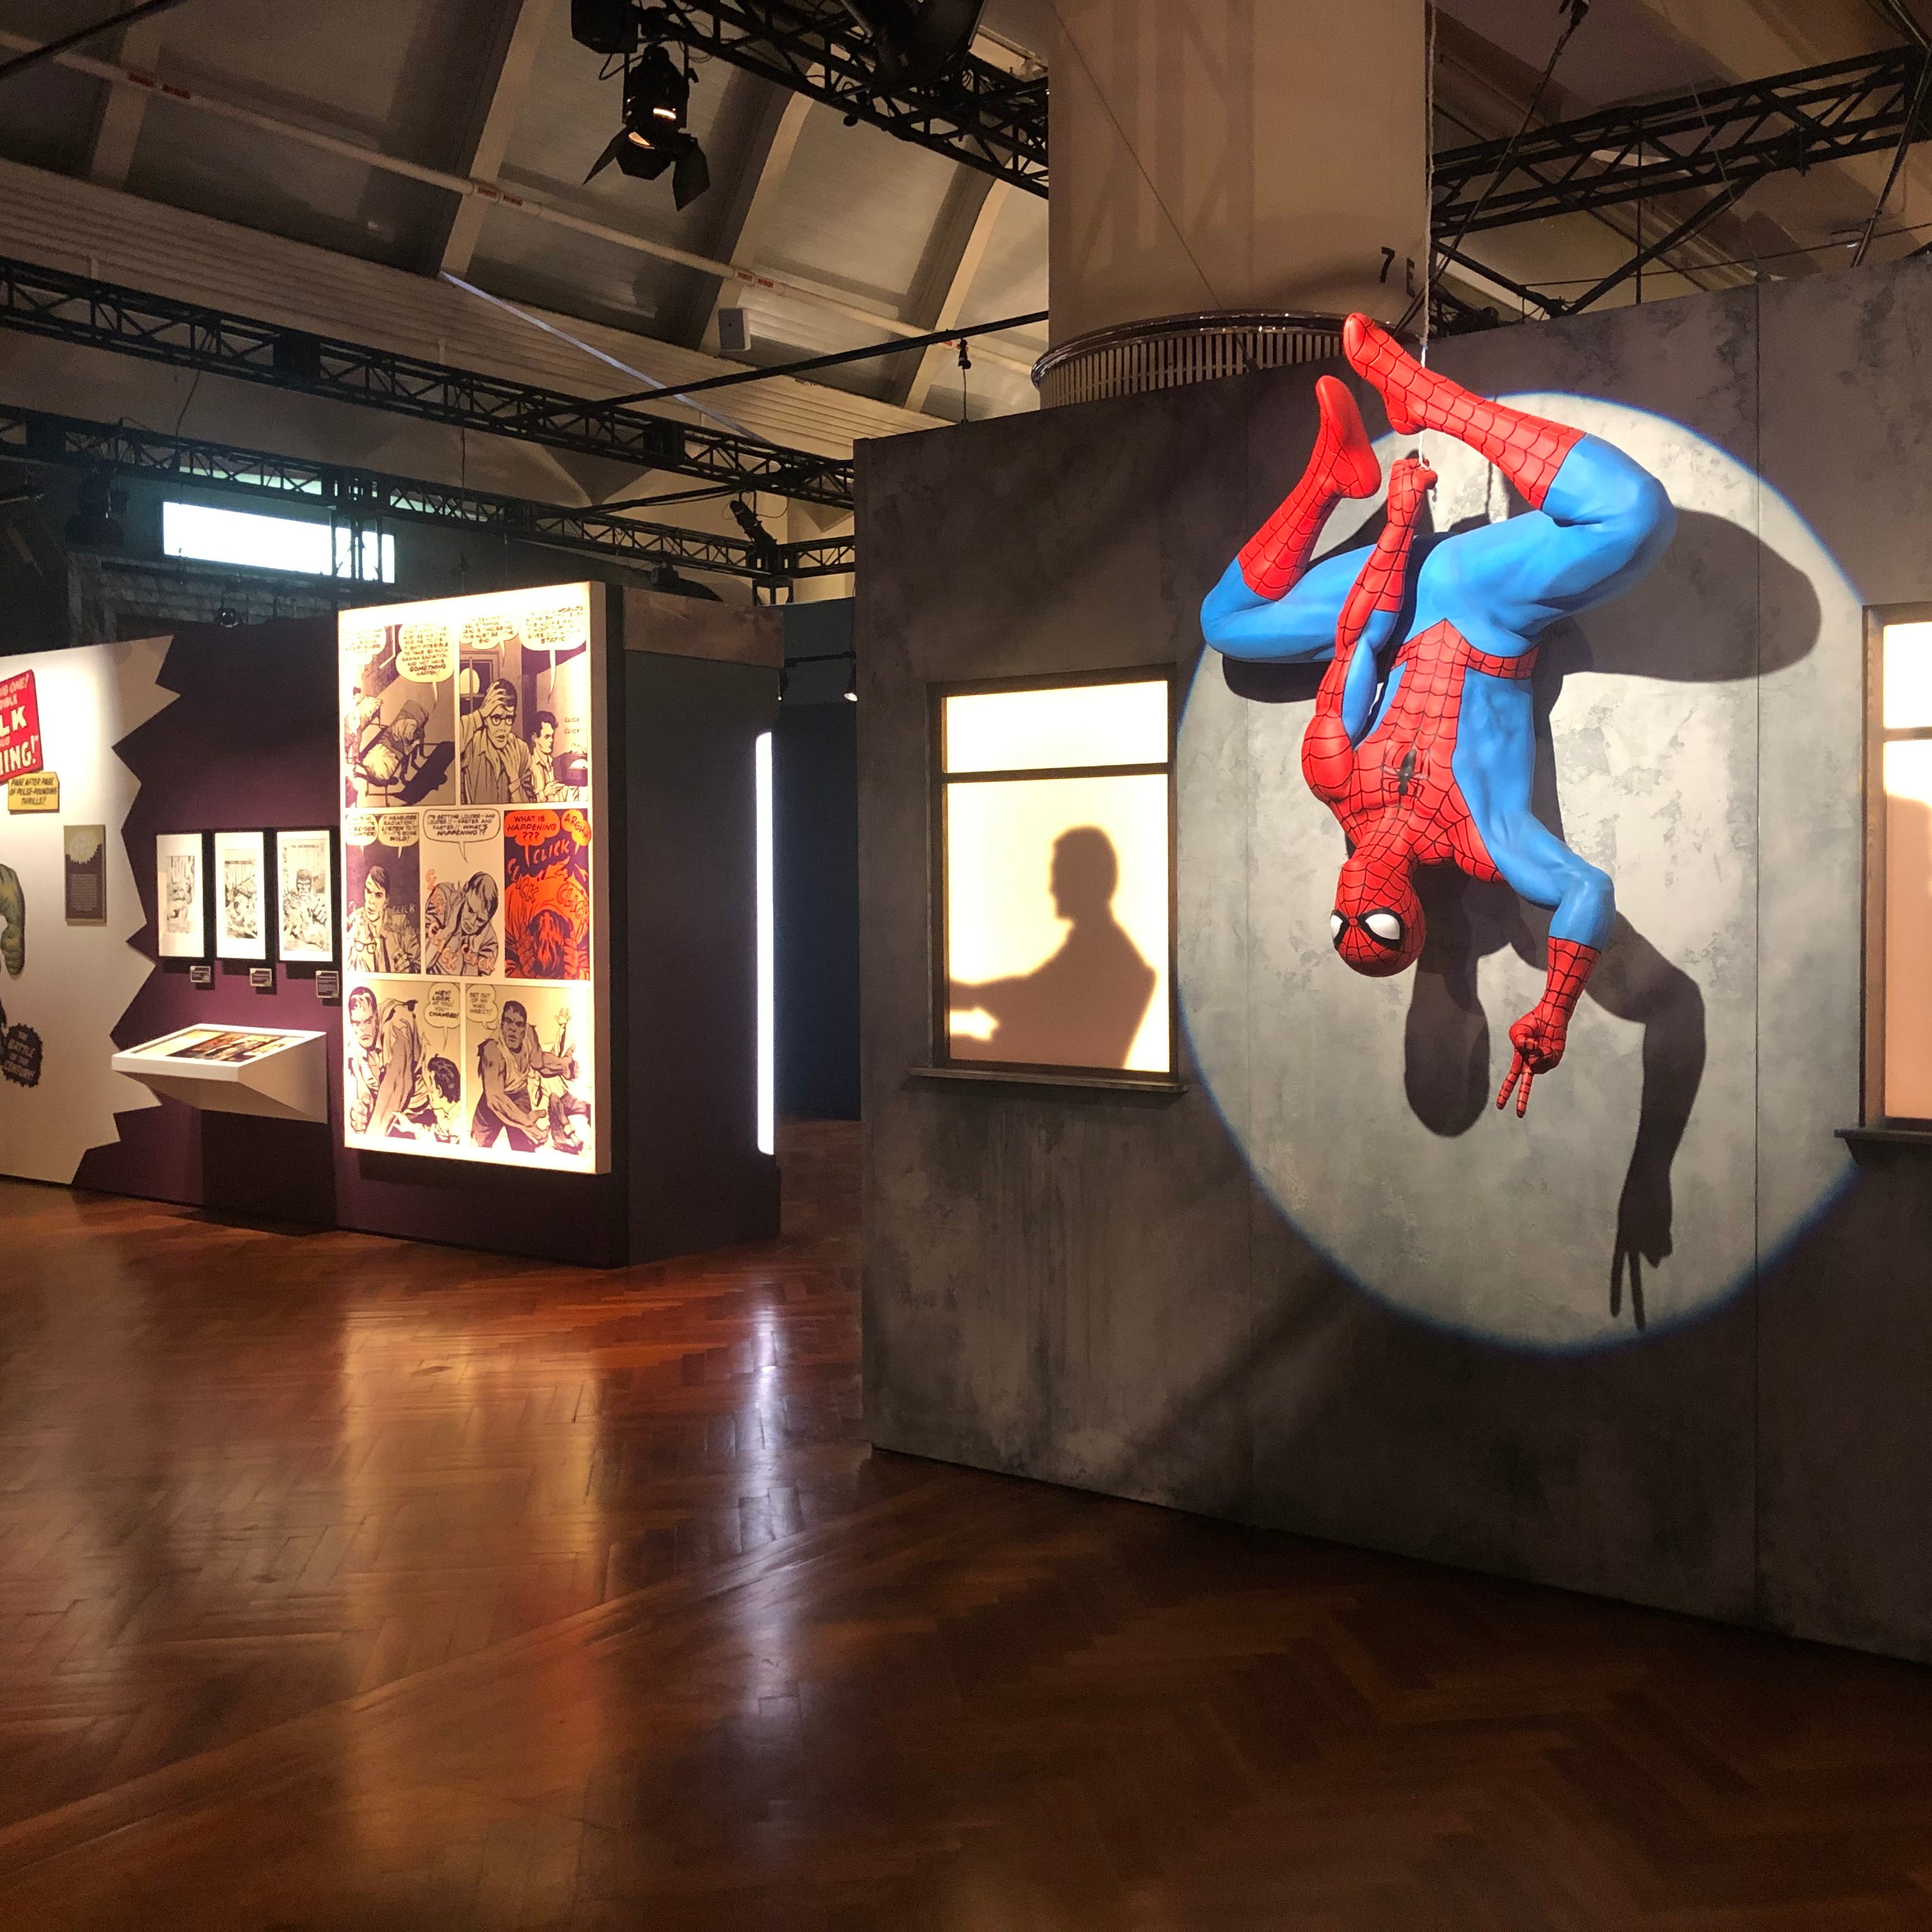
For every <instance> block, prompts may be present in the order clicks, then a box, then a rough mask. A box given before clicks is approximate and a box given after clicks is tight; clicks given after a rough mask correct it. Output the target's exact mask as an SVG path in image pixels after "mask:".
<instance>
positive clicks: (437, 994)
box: [423, 985, 463, 1026]
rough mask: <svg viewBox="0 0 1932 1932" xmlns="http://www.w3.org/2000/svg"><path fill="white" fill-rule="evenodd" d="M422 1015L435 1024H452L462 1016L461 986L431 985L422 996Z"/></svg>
mask: <svg viewBox="0 0 1932 1932" xmlns="http://www.w3.org/2000/svg"><path fill="white" fill-rule="evenodd" d="M423 1017H424V1019H426V1020H428V1021H429V1022H431V1024H432V1025H437V1026H454V1025H455V1024H456V1023H457V1022H458V1020H459V1019H461V1018H462V1017H463V989H462V988H461V987H460V986H455V985H444V986H432V987H431V988H430V989H429V991H428V992H427V993H426V994H425V995H424V996H423Z"/></svg>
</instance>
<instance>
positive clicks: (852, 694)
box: [845, 658, 859, 704]
mask: <svg viewBox="0 0 1932 1932" xmlns="http://www.w3.org/2000/svg"><path fill="white" fill-rule="evenodd" d="M858 701H859V660H858V659H857V658H853V660H852V668H851V669H850V670H848V671H847V673H845V702H846V703H847V704H856V703H858Z"/></svg>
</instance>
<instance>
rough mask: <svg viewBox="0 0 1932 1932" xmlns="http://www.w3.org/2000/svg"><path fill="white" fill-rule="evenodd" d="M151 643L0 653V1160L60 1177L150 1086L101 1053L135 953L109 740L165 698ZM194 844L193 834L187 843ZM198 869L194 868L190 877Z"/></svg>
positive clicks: (136, 974) (109, 1052) (139, 974)
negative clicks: (0, 806)
mask: <svg viewBox="0 0 1932 1932" xmlns="http://www.w3.org/2000/svg"><path fill="white" fill-rule="evenodd" d="M166 648H167V647H166V640H164V639H163V640H147V641H144V642H140V643H122V644H97V645H92V646H87V647H86V648H85V649H78V650H67V651H49V652H37V653H35V654H34V655H33V656H32V657H31V658H7V659H0V762H5V763H9V764H10V772H11V775H10V777H9V778H8V781H7V797H6V808H5V812H4V814H0V1171H4V1172H7V1173H9V1174H17V1175H24V1176H26V1177H28V1178H31V1179H33V1180H36V1181H70V1180H71V1179H72V1178H74V1170H75V1169H76V1167H77V1166H78V1164H79V1163H80V1160H81V1159H82V1157H83V1155H84V1154H86V1151H87V1149H88V1148H90V1147H92V1146H95V1145H98V1143H100V1142H103V1141H111V1140H113V1138H114V1136H115V1115H116V1114H117V1113H120V1112H124V1111H125V1110H128V1109H142V1108H151V1107H152V1106H153V1105H154V1101H153V1099H152V1097H151V1096H150V1095H149V1094H147V1093H146V1092H145V1091H144V1090H142V1088H139V1087H138V1086H136V1085H134V1084H133V1082H130V1081H129V1080H127V1079H125V1078H124V1077H123V1076H121V1075H119V1074H118V1073H115V1071H114V1070H113V1067H112V1066H111V1064H110V1062H111V1061H112V1059H113V1054H114V1041H113V1038H112V1037H111V1035H112V1032H113V1028H114V1025H115V1022H116V1020H117V1019H118V1018H119V1016H120V1015H121V1012H122V1011H123V1010H124V1008H125V1007H126V1006H127V1003H128V1001H130V999H131V998H133V996H134V994H135V992H136V989H138V988H139V986H140V984H141V983H142V980H143V978H144V977H145V976H146V974H147V973H148V970H149V969H148V962H147V961H146V960H145V959H142V956H141V955H140V954H139V953H138V952H137V951H136V950H134V947H133V942H134V941H136V939H137V938H138V937H139V934H140V932H141V929H142V910H141V907H142V893H141V891H140V890H139V886H138V883H137V877H138V874H137V869H136V868H147V870H148V871H149V873H150V874H151V870H152V868H153V865H154V853H153V850H152V848H151V847H149V849H148V851H147V852H146V853H145V854H144V853H142V851H141V850H139V848H138V847H128V846H125V845H124V844H123V842H122V841H121V838H120V836H119V828H120V826H121V822H122V820H123V819H124V817H125V816H126V814H127V811H128V808H129V807H130V805H131V803H132V802H133V799H134V796H135V792H136V784H135V781H134V779H133V776H132V775H130V772H128V770H127V767H126V766H125V765H124V764H123V763H121V761H120V760H119V759H118V758H117V757H115V754H114V750H113V748H114V746H115V744H116V743H117V742H118V741H120V740H121V739H123V738H124V736H126V735H127V733H129V732H130V731H133V730H136V728H138V727H139V726H140V725H142V724H143V723H145V721H147V720H148V718H151V717H152V716H153V715H154V714H155V713H156V712H157V711H159V710H160V709H161V708H162V707H163V706H165V705H166V703H168V701H169V694H168V692H167V691H166V688H164V687H163V685H162V684H161V683H160V682H159V673H160V669H161V664H162V660H163V656H164V655H165V654H166ZM198 849H199V847H198V845H197V850H198ZM197 877H198V874H197Z"/></svg>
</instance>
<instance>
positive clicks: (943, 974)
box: [926, 664, 1186, 1093]
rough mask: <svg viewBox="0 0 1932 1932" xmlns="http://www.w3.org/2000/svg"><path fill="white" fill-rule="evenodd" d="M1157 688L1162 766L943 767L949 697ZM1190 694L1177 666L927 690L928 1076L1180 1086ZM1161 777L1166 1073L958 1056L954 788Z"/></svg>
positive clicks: (978, 681) (1050, 674)
mask: <svg viewBox="0 0 1932 1932" xmlns="http://www.w3.org/2000/svg"><path fill="white" fill-rule="evenodd" d="M1107 684H1160V685H1165V686H1166V691H1167V733H1166V737H1167V742H1166V760H1165V761H1164V764H1163V765H1155V764H1151V763H1130V764H1119V765H1042V766H1024V767H1021V768H1019V769H1013V770H1007V771H997V772H961V773H959V775H957V776H954V775H950V774H949V773H948V772H947V769H946V700H947V699H948V698H949V697H986V696H992V695H994V694H998V693H1001V692H1004V691H1068V690H1078V689H1080V688H1083V687H1085V686H1088V685H1107ZM1185 696H1186V686H1185V685H1184V682H1183V681H1182V678H1181V668H1180V667H1179V666H1178V665H1175V664H1130V665H1122V666H1119V667H1112V668H1109V669H1108V670H1079V671H1043V672H1038V673H1033V674H1031V675H1029V676H1024V677H987V678H969V679H959V680H956V681H953V682H948V683H944V684H932V685H928V686H927V687H926V712H927V730H926V748H927V767H928V775H929V787H928V790H929V798H928V821H929V823H928V835H927V843H926V897H927V901H928V903H929V907H930V908H931V915H932V916H931V921H930V925H929V946H930V949H931V951H930V957H929V961H928V973H927V978H928V981H929V987H930V994H929V1002H928V1005H929V1012H928V1020H929V1043H928V1044H929V1056H928V1058H929V1065H928V1068H927V1070H928V1071H930V1072H932V1073H941V1074H949V1075H951V1076H955V1077H956V1078H962V1079H976V1078H977V1079H989V1080H999V1079H1007V1080H1016V1081H1024V1082H1027V1083H1028V1084H1029V1085H1056V1084H1057V1085H1063V1086H1067V1087H1094V1086H1105V1087H1139V1088H1147V1089H1149V1090H1150V1091H1154V1092H1157V1093H1158V1092H1163V1091H1165V1092H1172V1091H1175V1089H1176V1088H1178V1086H1179V1085H1180V1084H1181V998H1180V992H1179V985H1178V974H1177V972H1176V957H1175V928H1176V925H1177V922H1178V913H1179V910H1180V907H1179V898H1180V894H1179V883H1178V882H1179V872H1178V866H1177V862H1176V861H1177V858H1178V850H1177V848H1178V844H1179V823H1178V814H1177V811H1176V799H1177V792H1176V786H1175V763H1176V758H1175V751H1176V747H1177V746H1178V743H1179V741H1180V733H1181V703H1182V701H1183V700H1184V698H1185ZM1156 772H1164V775H1165V776H1166V780H1167V971H1166V981H1167V1066H1166V1068H1165V1070H1160V1071H1155V1070H1150V1069H1143V1068H1135V1067H1085V1066H1079V1065H1076V1064H1071V1063H1069V1062H1064V1061H1037V1060H990V1059H986V1058H981V1057H980V1056H978V1055H975V1056H974V1058H971V1059H956V1058H954V1057H953V1036H952V1030H951V1028H950V1027H949V1026H948V1025H947V1015H948V1013H950V1010H951V1001H950V989H951V986H952V978H951V975H950V974H949V973H948V971H947V904H948V901H949V900H950V890H949V888H950V875H949V873H948V869H947V829H948V825H947V801H948V799H949V796H950V791H951V788H952V787H953V785H955V784H989V783H992V784H998V783H1000V782H1001V781H1014V780H1023V779H1029V778H1125V777H1142V776H1152V775H1154V774H1155V773H1156Z"/></svg>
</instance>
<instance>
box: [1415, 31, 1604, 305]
mask: <svg viewBox="0 0 1932 1932" xmlns="http://www.w3.org/2000/svg"><path fill="white" fill-rule="evenodd" d="M1561 6H1562V11H1563V12H1564V13H1566V14H1568V16H1569V18H1568V20H1566V21H1565V23H1564V28H1563V31H1562V33H1560V34H1558V35H1557V37H1556V46H1553V47H1552V48H1551V49H1550V58H1549V60H1548V62H1547V63H1546V64H1545V65H1544V70H1543V78H1542V79H1541V80H1539V81H1538V83H1536V92H1535V93H1534V94H1532V95H1531V96H1530V98H1529V108H1528V109H1527V110H1526V112H1525V113H1524V115H1523V125H1522V126H1521V127H1519V128H1518V129H1517V130H1516V132H1515V133H1514V134H1512V135H1511V136H1510V139H1509V145H1508V147H1506V148H1504V150H1503V157H1502V160H1501V161H1500V162H1499V163H1498V164H1497V166H1496V172H1495V173H1494V174H1493V175H1491V176H1490V178H1489V181H1488V184H1487V186H1485V187H1484V190H1483V191H1482V193H1481V194H1480V195H1478V196H1477V197H1476V199H1475V202H1474V203H1473V204H1472V206H1471V208H1470V209H1469V212H1468V214H1465V215H1464V216H1463V222H1462V226H1460V227H1459V228H1458V229H1457V230H1456V233H1455V236H1454V239H1452V240H1451V242H1450V243H1449V244H1448V246H1447V247H1446V248H1445V249H1444V250H1443V251H1442V255H1443V259H1444V260H1445V261H1446V260H1448V259H1449V257H1451V256H1453V255H1454V254H1455V252H1456V251H1457V249H1458V248H1461V247H1462V245H1463V238H1464V236H1466V235H1467V234H1468V233H1469V229H1470V227H1471V226H1472V223H1474V222H1475V219H1476V217H1477V216H1478V215H1479V214H1481V213H1482V211H1483V210H1484V208H1486V207H1487V206H1488V205H1489V199H1490V196H1491V195H1493V193H1496V190H1497V189H1498V188H1499V187H1501V186H1502V183H1503V180H1504V178H1505V176H1506V175H1508V172H1509V170H1510V163H1511V161H1513V160H1514V159H1515V158H1516V151H1517V148H1519V147H1520V145H1522V142H1523V136H1525V135H1526V134H1527V133H1529V130H1530V124H1531V123H1532V121H1535V118H1536V110H1538V108H1539V107H1541V106H1542V105H1543V97H1544V95H1545V94H1546V93H1547V92H1548V91H1549V87H1550V76H1551V75H1552V74H1554V73H1555V72H1556V63H1557V62H1559V60H1561V59H1562V58H1563V49H1565V47H1567V46H1568V45H1569V44H1570V36H1571V34H1574V32H1575V31H1577V28H1579V27H1580V26H1582V25H1583V23H1584V21H1585V20H1586V18H1587V17H1589V11H1590V0H1561ZM1434 131H1435V130H1434V129H1433V127H1432V128H1431V130H1430V133H1431V135H1432V136H1433V133H1434ZM1431 145H1432V146H1433V145H1434V143H1433V139H1432V142H1431ZM1434 213H1435V211H1434V210H1433V208H1432V209H1431V210H1430V217H1431V220H1430V226H1431V227H1432V229H1433V226H1434V218H1433V217H1434ZM1434 254H1435V248H1434V246H1433V242H1432V244H1431V247H1430V256H1431V258H1432V260H1433V257H1434ZM1429 287H1430V277H1429V276H1427V275H1424V277H1423V278H1422V288H1421V292H1420V293H1418V295H1417V296H1416V298H1415V300H1414V301H1413V302H1411V303H1410V304H1409V307H1408V308H1406V310H1404V311H1403V317H1402V320H1401V321H1400V322H1399V323H1397V324H1396V332H1397V334H1398V335H1400V333H1401V332H1402V331H1403V329H1406V328H1407V327H1408V326H1409V324H1410V323H1412V322H1413V321H1414V320H1415V312H1416V310H1417V309H1418V308H1427V306H1428V305H1429Z"/></svg>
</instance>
